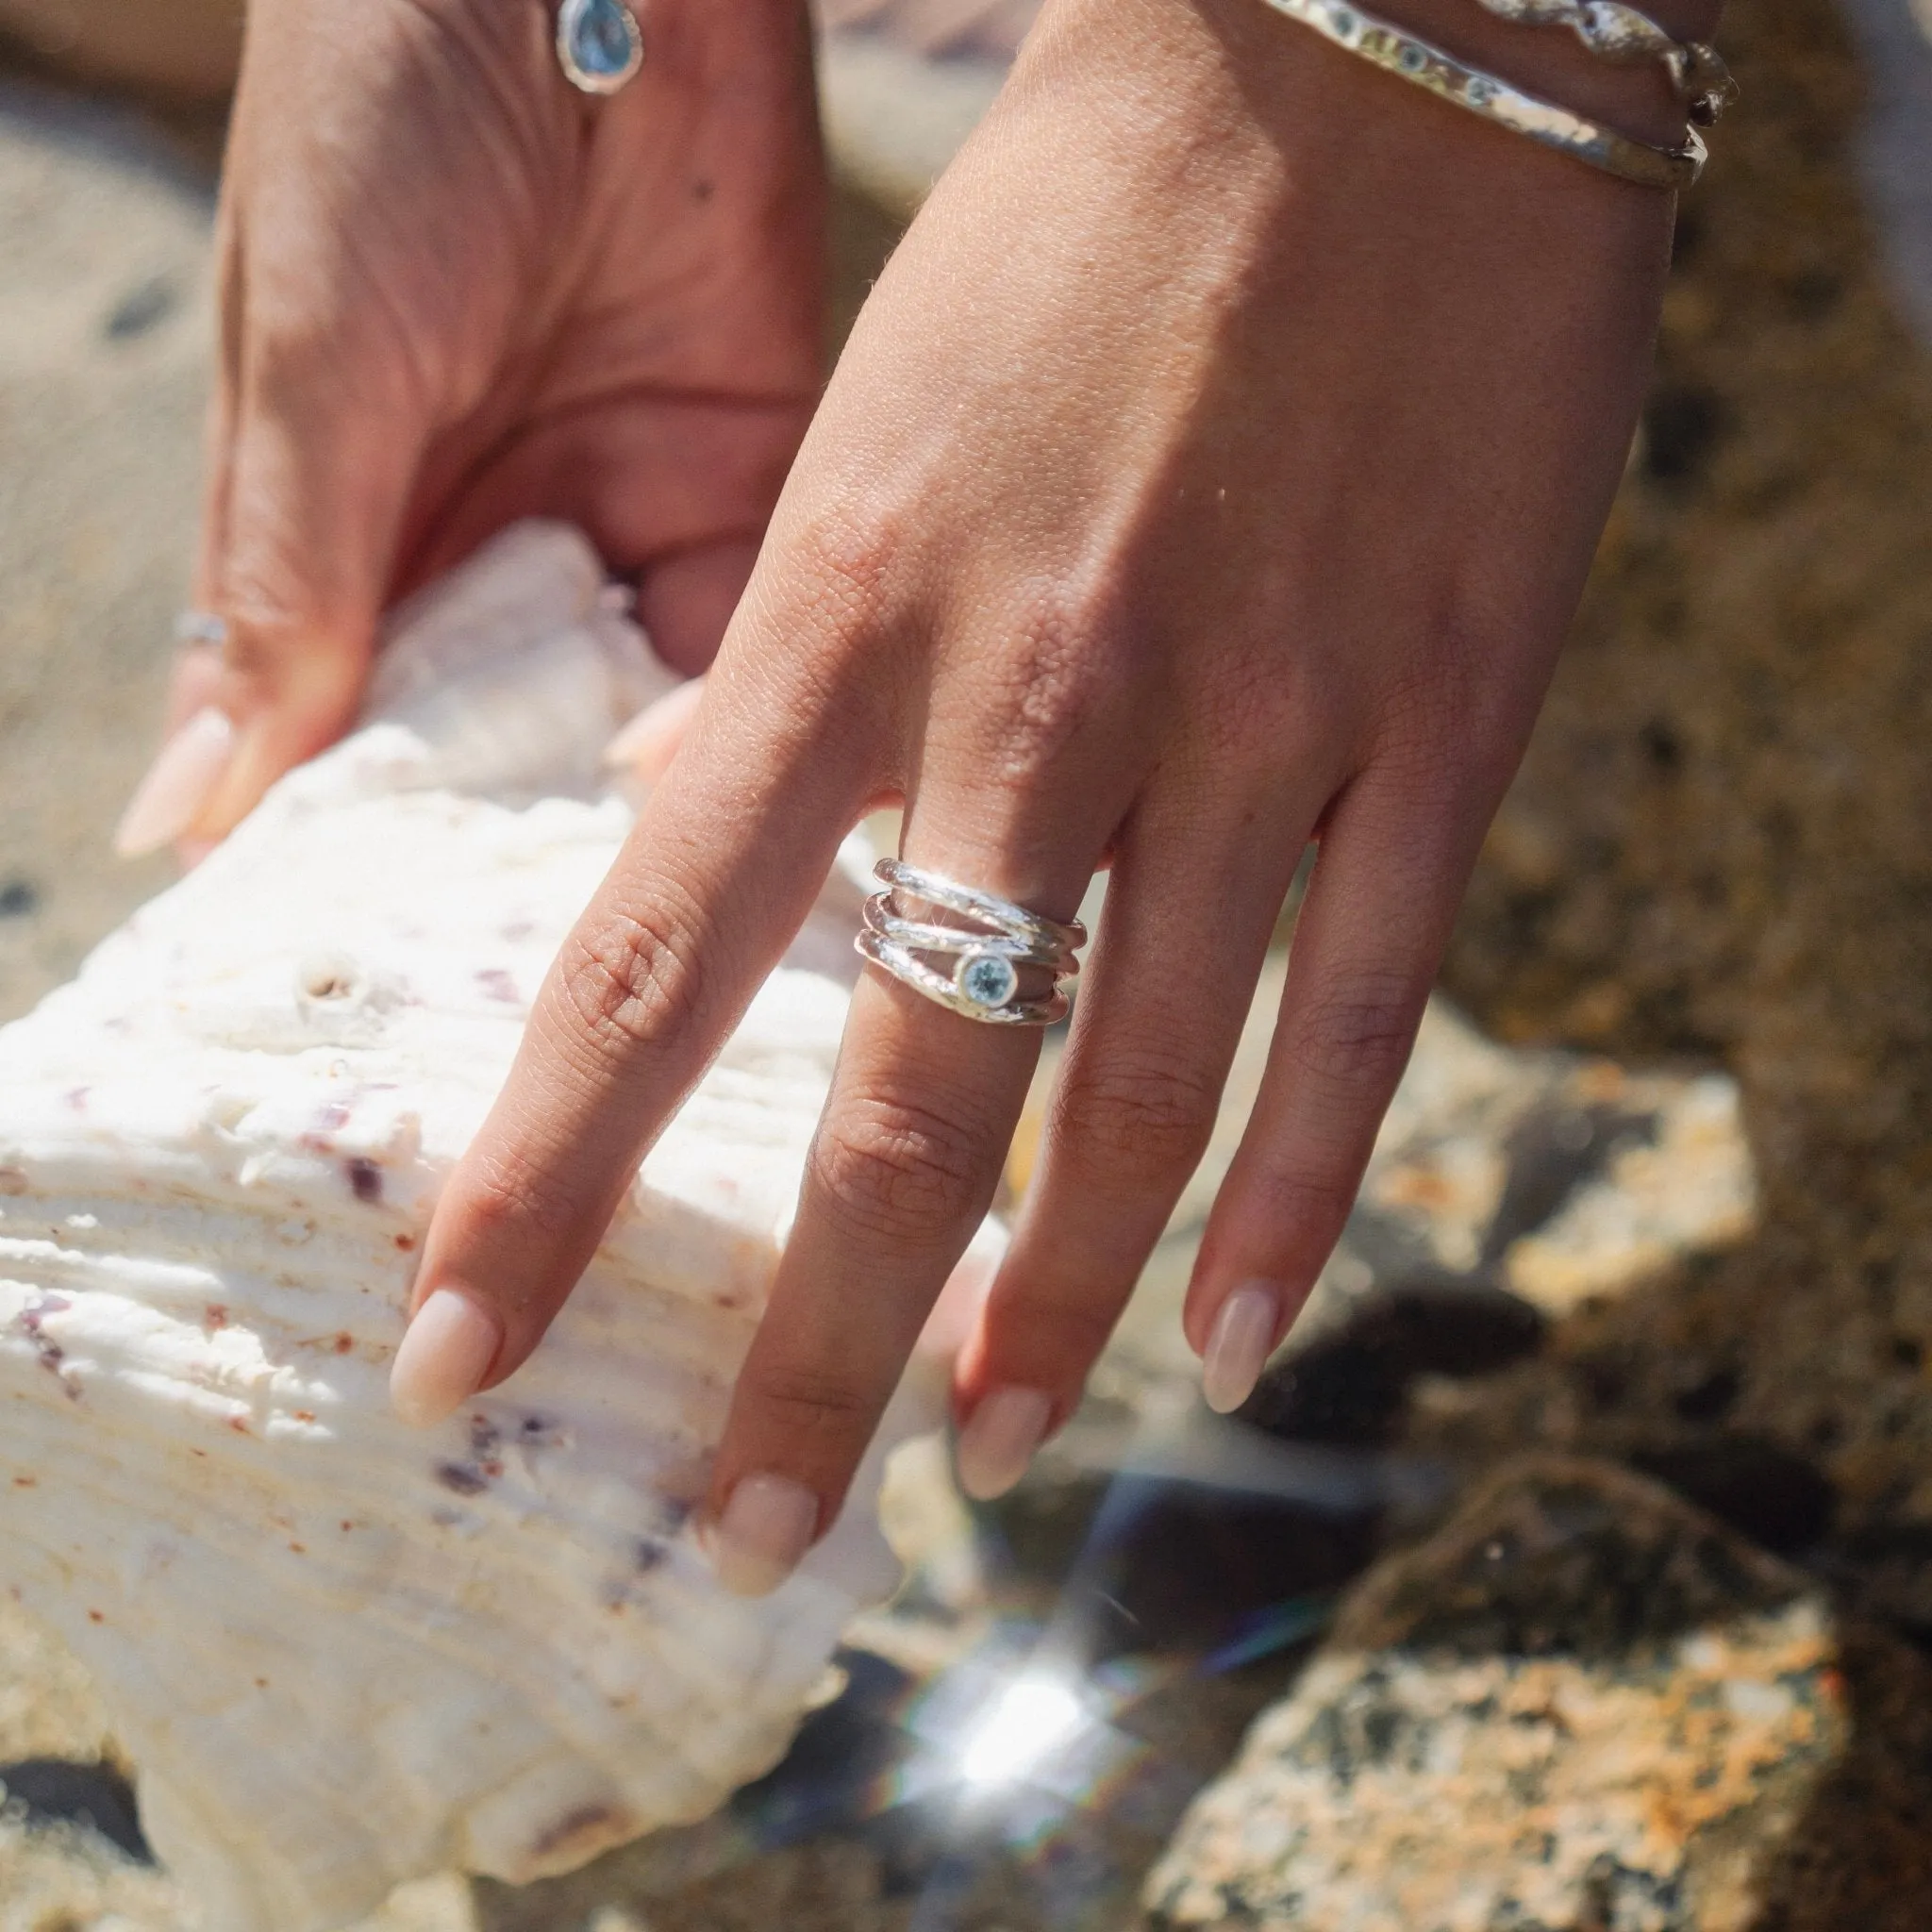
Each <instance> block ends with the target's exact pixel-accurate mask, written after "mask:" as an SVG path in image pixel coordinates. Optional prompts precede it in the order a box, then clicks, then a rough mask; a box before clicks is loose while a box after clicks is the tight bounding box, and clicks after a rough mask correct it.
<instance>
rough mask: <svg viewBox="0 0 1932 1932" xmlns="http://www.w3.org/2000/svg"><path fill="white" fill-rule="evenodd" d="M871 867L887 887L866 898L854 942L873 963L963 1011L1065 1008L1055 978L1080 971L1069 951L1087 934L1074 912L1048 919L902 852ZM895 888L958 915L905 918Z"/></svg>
mask: <svg viewBox="0 0 1932 1932" xmlns="http://www.w3.org/2000/svg"><path fill="white" fill-rule="evenodd" d="M874 876H875V877H876V878H877V879H878V881H879V882H880V884H881V885H883V886H884V887H885V888H886V890H885V891H883V892H874V894H873V896H872V897H871V898H870V899H868V900H867V901H866V902H865V925H864V929H863V930H862V931H861V932H860V933H859V934H858V938H857V939H856V940H855V941H853V943H854V944H855V945H856V946H857V947H858V950H859V952H860V953H861V954H862V955H863V956H864V957H865V958H868V959H870V960H871V961H872V962H873V964H874V966H878V967H881V968H883V969H884V970H885V971H886V972H888V973H890V974H891V975H892V977H893V978H894V979H896V980H898V981H900V982H901V983H902V984H903V985H906V986H909V987H910V988H911V989H912V990H913V991H915V992H920V993H924V995H925V997H926V998H927V999H929V1000H932V1001H933V1002H935V1003H936V1004H937V1005H939V1006H941V1007H946V1008H950V1009H951V1010H952V1011H954V1012H956V1013H958V1014H961V1015H963V1016H964V1017H965V1018H966V1019H968V1020H981V1021H986V1022H989V1023H991V1024H993V1025H1005V1026H1051V1025H1052V1024H1053V1023H1054V1022H1055V1021H1056V1020H1058V1019H1061V1018H1063V1017H1064V1016H1065V1014H1066V1010H1067V995H1066V992H1065V991H1064V990H1063V987H1062V984H1061V982H1062V981H1064V980H1068V979H1072V978H1073V977H1074V975H1075V974H1077V973H1078V972H1079V970H1080V962H1079V960H1078V959H1077V958H1075V957H1074V953H1075V950H1076V949H1077V948H1078V947H1080V946H1084V945H1085V944H1086V943H1087V929H1086V927H1085V926H1083V925H1082V924H1080V923H1079V922H1078V921H1077V920H1071V921H1062V920H1058V919H1048V918H1047V917H1046V916H1045V915H1044V914H1043V913H1040V912H1029V911H1028V910H1027V909H1026V908H1025V907H1024V906H1016V905H1015V904H1014V903H1013V902H1012V901H1011V900H1010V899H1001V898H998V897H996V896H995V895H994V894H993V893H991V892H982V891H978V890H977V889H976V888H975V887H973V886H962V885H961V884H959V882H958V880H957V879H949V878H946V877H944V876H942V875H941V874H939V873H936V872H926V871H925V870H924V869H923V868H922V867H919V866H916V865H908V864H907V863H906V862H905V861H904V860H903V859H899V858H882V859H880V860H879V862H878V864H877V866H876V867H875V868H874ZM902 893H903V894H904V895H905V896H906V897H907V898H908V899H923V900H924V901H925V902H926V904H927V905H928V906H934V907H937V908H940V911H941V913H943V914H946V915H949V916H950V917H951V918H952V919H954V920H956V921H957V922H958V924H941V923H939V921H937V920H935V919H912V918H908V916H907V915H906V914H905V913H903V912H901V911H900V910H899V907H898V900H899V897H900V895H901V894H902Z"/></svg>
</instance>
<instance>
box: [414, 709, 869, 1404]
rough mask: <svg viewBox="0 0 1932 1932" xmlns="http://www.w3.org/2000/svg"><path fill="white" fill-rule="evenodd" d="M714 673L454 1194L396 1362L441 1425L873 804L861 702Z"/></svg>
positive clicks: (525, 1316)
mask: <svg viewBox="0 0 1932 1932" xmlns="http://www.w3.org/2000/svg"><path fill="white" fill-rule="evenodd" d="M710 686H711V688H710V690H709V691H708V694H707V697H706V700H705V703H704V706H703V708H702V709H701V711H700V714H699V718H698V720H697V723H696V724H695V725H694V727H693V731H692V736H691V741H690V742H689V743H688V744H687V745H686V747H685V749H684V751H683V753H682V754H681V755H680V757H679V758H678V759H677V760H676V763H675V766H674V767H673V769H672V771H671V773H670V774H669V775H668V776H667V777H666V779H665V781H664V783H663V784H662V785H661V786H659V787H658V790H657V791H654V792H653V793H652V794H651V798H650V801H649V803H648V805H647V806H646V808H645V809H644V811H643V813H642V815H641V817H640V819H639V821H638V824H637V825H636V826H635V828H634V829H633V830H632V833H631V835H630V837H629V839H628V840H626V841H625V846H624V849H623V850H622V852H621V853H620V854H619V855H618V858H617V861H616V863H615V864H614V865H613V866H612V867H611V869H610V872H609V874H608V875H607V876H606V878H605V880H604V883H603V885H602V886H601V887H600V888H599V889H598V891H597V894H596V897H595V898H594V899H593V900H592V901H591V905H590V908H589V909H588V910H587V911H586V912H585V913H584V915H583V917H582V918H581V919H580V920H579V921H578V922H577V924H576V926H575V928H574V929H573V931H572V933H571V935H570V937H569V938H568V939H567V940H566V941H564V944H563V948H562V950H561V951H560V952H559V953H558V958H557V961H556V963H555V964H554V965H553V966H552V968H551V970H550V973H549V974H548V976H547V977H546V979H545V981H544V984H543V987H542V990H541V992H540V993H539V994H538V998H537V1004H536V1008H535V1009H534V1011H533V1012H532V1014H531V1016H530V1024H529V1026H528V1028H527V1030H526V1032H525V1037H524V1041H523V1044H522V1047H521V1048H520V1050H519V1052H518V1054H517V1058H516V1060H515V1063H514V1064H513V1065H512V1067H511V1069H510V1073H509V1077H508V1081H507V1082H506V1083H505V1085H504V1088H503V1091H502V1092H501V1093H500V1094H499V1095H498V1097H497V1100H496V1104H495V1106H494V1107H493V1108H491V1112H490V1115H489V1118H488V1119H487V1120H486V1121H485V1122H484V1124H483V1126H482V1128H481V1130H480V1131H479V1132H478V1134H477V1136H476V1139H475V1141H474V1142H473V1143H472V1145H471V1147H470V1150H469V1152H468V1153H467V1154H466V1155H465V1156H464V1157H463V1158H462V1160H461V1161H460V1162H459V1163H458V1167H457V1170H456V1172H455V1174H453V1175H452V1176H451V1178H450V1181H449V1184H448V1186H447V1187H446V1188H445V1190H444V1191H443V1194H442V1198H441V1202H440V1204H439V1205H438V1208H437V1211H436V1215H435V1218H434V1220H433V1221H432V1223H431V1224H430V1229H429V1234H428V1238H427V1240H426V1241H425V1248H424V1259H423V1266H422V1269H421V1271H420V1273H419V1274H418V1277H417V1286H416V1291H415V1295H414V1300H413V1303H412V1310H411V1319H410V1325H409V1328H408V1333H407V1334H406V1336H405V1337H404V1340H403V1343H402V1346H401V1348H400V1349H399V1350H398V1351H397V1355H396V1359H395V1364H394V1367H393V1369H392V1370H391V1398H392V1400H393V1402H394V1404H395V1407H396V1408H397V1410H398V1412H399V1413H401V1414H402V1415H403V1416H404V1417H405V1418H406V1419H407V1420H408V1421H411V1422H415V1423H419V1424H422V1423H430V1422H435V1421H440V1420H441V1418H442V1417H443V1416H445V1415H448V1414H450V1413H451V1412H452V1411H453V1410H454V1409H456V1408H457V1407H459V1406H460V1405H461V1404H462V1403H464V1402H465V1401H467V1400H468V1399H469V1398H470V1397H471V1396H473V1395H474V1394H475V1393H476V1392H477V1391H479V1390H481V1389H486V1388H490V1387H493V1386H494V1385H495V1384H496V1383H498V1382H501V1381H502V1380H504V1378H505V1377H506V1376H508V1375H509V1374H512V1373H513V1372H514V1371H515V1370H516V1369H517V1368H518V1367H519V1366H520V1365H521V1364H522V1363H523V1361H524V1360H525V1358H526V1357H528V1356H529V1354H530V1352H531V1351H532V1350H533V1349H534V1348H535V1347H536V1346H537V1343H538V1342H539V1341H541V1338H542V1336H543V1333H544V1331H545V1329H547V1328H548V1327H549V1325H550V1323H551V1321H552V1320H553V1319H554V1318H555V1316H556V1314H557V1312H558V1309H559V1308H560V1307H562V1306H563V1304H564V1302H565V1300H566V1299H567V1298H568V1297H569V1295H570V1292H571V1291H572V1289H573V1288H575V1285H576V1282H577V1278H578V1276H579V1275H580V1274H582V1273H583V1271H584V1269H585V1268H586V1267H587V1266H588V1265H589V1263H590V1260H591V1257H592V1256H593V1255H594V1254H595V1252H596V1249H597V1246H598V1243H599V1242H600V1241H602V1239H603V1237H604V1233H605V1230H606V1228H607V1227H608V1224H609V1223H610V1219H611V1217H612V1215H613V1214H614V1213H615V1212H616V1211H617V1208H618V1206H619V1204H620V1202H621V1201H622V1200H623V1198H624V1194H625V1190H626V1189H627V1188H628V1187H629V1186H630V1184H631V1181H632V1179H633V1177H634V1176H635V1175H636V1174H637V1170H638V1163H639V1162H640V1161H641V1159H642V1158H643V1156H644V1153H645V1151H646V1150H647V1149H648V1147H649V1146H650V1144H651V1142H652V1141H654V1140H655V1139H656V1138H657V1136H658V1132H659V1131H660V1130H661V1129H662V1127H663V1126H664V1124H665V1123H666V1122H667V1121H668V1120H669V1119H670V1117H671V1116H672V1114H673V1113H675V1111H676V1109H677V1108H678V1106H679V1104H680V1103H681V1102H682V1101H683V1100H684V1098H685V1097H686V1095H687V1094H688V1093H689V1092H690V1091H691V1089H692V1088H693V1087H694V1086H695V1085H696V1084H697V1082H698V1079H699V1077H700V1076H701V1075H702V1074H703V1073H704V1071H705V1069H706V1067H707V1066H708V1064H709V1062H710V1059H711V1058H712V1056H713V1055H714V1054H715V1053H716V1052H717V1050H718V1048H719V1047H720V1046H721V1045H722V1044H723V1043H724V1040H725V1038H726V1037H727V1036H728V1035H729V1033H730V1032H731V1030H732V1028H733V1027H734V1026H735V1025H736V1024H737V1023H738V1021H739V1019H740V1017H741V1015H742V1013H743V1011H744V1009H745V1008H746V1007H747V1006H748V1005H749V1004H750V1001H751V998H752V995H753V994H754V993H755V992H756V991H758V986H759V985H760V984H761V983H762V981H763V980H764V978H765V976H766V975H767V974H769V973H770V971H771V970H772V968H773V967H774V966H775V965H776V964H777V962H778V959H779V958H780V957H781V955H782V954H783V952H784V950H785V947H786V945H787V944H788V943H789V941H791V937H792V935H793V934H794V933H795V932H796V931H797V929H798V927H799V926H800V925H801V924H803V922H804V920H805V917H806V914H807V913H808V911H809V910H810V908H811V905H812V902H813V900H814V898H815V897H816V895H817V893H818V891H819V889H820V887H821V885H822V884H823V882H824V878H825V875H826V874H827V873H828V872H829V871H830V869H831V866H832V863H833V860H834V857H835V855H836V853H837V850H838V846H839V843H840V841H841V839H842V837H843V836H844V834H845V832H846V831H847V830H848V829H849V827H850V826H851V825H852V824H853V823H854V822H855V821H856V819H857V818H858V814H859V812H860V811H861V810H862V808H863V807H864V805H865V803H866V793H867V789H868V787H867V779H866V773H865V769H864V767H863V765H862V764H861V762H860V760H859V758H858V757H857V756H856V755H855V754H854V753H853V751H852V750H851V749H850V748H851V747H852V746H854V745H856V744H858V743H862V742H863V739H862V738H859V737H858V736H857V735H856V734H854V733H853V732H852V731H851V729H850V727H851V724H852V723H853V718H854V714H855V713H856V712H858V710H860V709H861V707H858V706H841V707H839V708H837V711H836V713H835V712H834V710H833V709H832V708H829V707H827V706H825V705H824V701H823V698H822V697H821V698H819V699H818V700H816V701H813V702H809V703H804V702H801V703H797V704H795V705H794V704H793V703H791V702H788V700H789V699H790V698H791V696H792V693H791V692H788V691H785V690H783V689H782V688H774V687H773V686H772V685H769V684H766V685H764V686H763V687H762V688H759V686H758V683H757V682H756V681H754V680H752V679H750V678H748V677H747V676H746V675H743V674H742V673H741V674H740V675H738V676H737V677H736V678H733V677H732V676H731V675H729V674H728V673H725V672H723V671H721V672H719V673H717V674H714V675H713V677H712V679H711V680H710ZM834 715H836V716H837V717H838V718H839V719H840V721H841V737H840V739H839V740H838V741H832V740H831V739H830V736H829V734H830V731H831V728H832V727H831V723H830V721H831V719H832V717H833V716H834Z"/></svg>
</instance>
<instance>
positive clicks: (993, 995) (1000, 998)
mask: <svg viewBox="0 0 1932 1932" xmlns="http://www.w3.org/2000/svg"><path fill="white" fill-rule="evenodd" d="M953 984H954V985H955V986H957V987H958V989H959V991H961V992H962V993H964V994H965V996H966V997H967V998H968V999H969V1000H971V1001H972V1002H973V1004H974V1006H975V1007H985V1008H987V1009H988V1010H989V1011H991V1009H992V1008H994V1007H1003V1006H1005V1005H1006V1004H1007V1002H1008V1000H1009V999H1011V998H1012V997H1013V995H1014V994H1015V993H1016V992H1018V991H1019V990H1020V974H1019V973H1018V971H1017V970H1016V969H1015V967H1014V965H1013V962H1012V961H1011V960H1010V959H1008V958H1007V956H1006V955H1005V954H1004V953H993V952H987V951H975V952H971V953H964V954H961V955H960V958H959V963H958V966H956V967H955V968H954V969H953Z"/></svg>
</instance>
